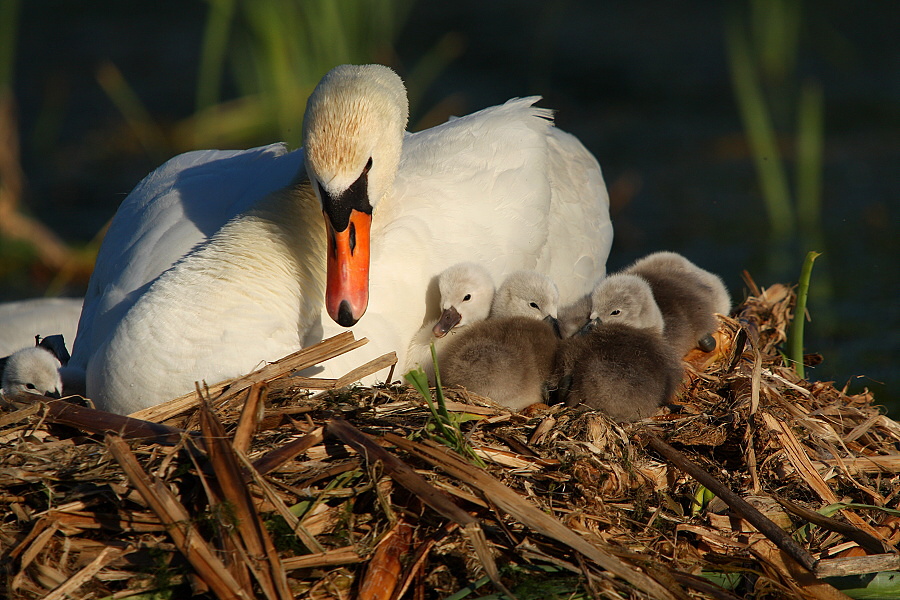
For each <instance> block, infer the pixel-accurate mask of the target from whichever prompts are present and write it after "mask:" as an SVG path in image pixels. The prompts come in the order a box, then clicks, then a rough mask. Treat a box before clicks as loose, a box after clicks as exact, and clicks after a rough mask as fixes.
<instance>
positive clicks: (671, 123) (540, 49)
mask: <svg viewBox="0 0 900 600" xmlns="http://www.w3.org/2000/svg"><path fill="white" fill-rule="evenodd" d="M898 23H900V3H898V2H896V0H870V1H868V2H862V3H847V2H836V1H828V0H823V1H817V2H801V1H799V0H745V1H733V2H720V1H715V0H712V1H700V0H686V1H684V2H677V3H675V2H668V1H664V0H658V1H652V0H635V1H632V2H627V3H626V2H600V1H596V0H584V1H576V0H558V1H554V0H544V1H542V2H535V1H527V0H515V1H512V0H507V1H500V0H495V1H493V2H484V1H480V2H478V1H474V0H456V1H454V2H448V3H435V2H422V1H420V2H414V1H412V0H341V1H340V2H334V1H333V0H305V1H301V0H255V1H251V0H206V1H201V0H192V1H188V0H156V1H153V2H148V1H137V0H94V1H93V2H90V3H70V2H59V1H50V0H28V1H27V2H26V1H24V0H0V301H6V300H15V299H20V298H29V297H34V296H43V295H49V296H56V295H63V296H79V295H82V294H83V293H84V290H85V287H86V284H87V280H88V277H89V276H90V268H91V265H92V264H93V259H94V256H95V254H96V250H97V248H98V245H99V241H100V240H101V238H102V232H103V230H104V226H105V224H106V223H107V222H108V221H109V219H110V218H111V217H112V215H113V214H114V212H115V210H116V207H117V206H118V204H119V203H120V202H121V201H122V199H124V197H125V196H126V195H127V193H128V192H129V191H130V190H131V188H132V187H134V185H135V184H136V183H137V182H138V181H139V180H140V179H141V178H142V177H143V176H144V175H146V174H147V173H148V172H149V171H151V170H152V169H154V168H156V167H157V166H159V164H161V163H162V162H163V161H165V160H166V159H167V158H169V157H171V156H173V155H175V154H178V153H180V152H184V151H187V150H191V149H196V148H247V147H252V146H256V145H262V144H267V143H270V142H273V141H277V140H284V141H286V142H288V144H290V145H291V146H292V147H294V146H297V145H299V142H300V131H301V119H302V115H303V110H304V104H305V100H306V97H307V96H308V94H309V93H310V91H311V90H312V87H313V86H314V85H315V84H316V82H317V81H318V80H319V78H320V77H321V76H322V75H323V74H324V73H325V72H326V71H327V70H328V69H330V68H331V67H332V66H334V65H336V64H341V63H345V62H381V63H384V64H388V65H390V66H392V67H394V68H395V69H396V70H397V71H398V72H399V73H400V74H401V76H402V77H403V78H404V79H405V80H406V82H407V84H408V87H409V93H410V101H411V108H412V111H411V112H412V114H411V119H410V129H412V130H417V129H421V128H425V127H429V126H432V125H435V124H437V123H440V122H443V121H444V120H446V118H447V117H448V116H449V115H459V114H465V113H468V112H472V111H474V110H478V109H481V108H484V107H486V106H489V105H493V104H497V103H501V102H503V101H505V100H507V99H508V98H510V97H514V96H523V95H531V94H540V95H543V96H544V100H543V101H542V103H541V104H542V105H543V106H548V107H552V108H554V109H556V110H557V111H558V113H557V123H558V125H559V126H560V127H561V128H562V129H565V130H567V131H569V132H571V133H573V134H575V135H576V136H578V137H579V138H580V139H581V140H582V141H583V142H584V144H585V145H586V146H587V147H588V148H589V149H590V150H591V151H592V152H593V153H594V154H595V156H596V157H597V159H598V160H599V162H600V164H601V166H602V167H603V170H604V174H605V177H606V182H607V185H608V187H609V191H610V197H611V203H612V218H613V223H614V225H615V228H616V239H615V243H614V246H613V250H612V254H611V256H610V259H609V265H608V267H609V269H610V270H615V269H618V268H620V267H623V266H625V265H627V264H628V263H629V262H631V261H632V260H634V259H635V258H637V257H639V256H641V255H644V254H647V253H649V252H652V251H655V250H660V249H670V250H675V251H678V252H681V253H683V254H685V255H686V256H688V258H690V259H691V260H693V261H694V262H696V263H698V264H700V265H701V266H703V267H705V268H707V269H709V270H712V271H714V272H716V273H718V274H720V275H721V276H722V278H723V279H724V280H725V282H726V284H727V285H728V287H729V289H730V290H731V293H732V295H733V297H734V298H735V300H736V301H740V300H742V299H743V297H744V296H745V294H746V292H747V289H748V288H747V285H746V284H745V282H744V280H743V279H742V272H743V271H747V272H748V273H749V275H750V276H751V277H752V279H753V280H754V281H755V282H756V283H757V284H758V285H760V286H763V287H765V286H768V285H770V284H772V283H776V282H783V283H795V282H796V281H797V280H798V277H799V274H800V268H801V264H802V262H803V258H804V256H805V255H806V253H807V251H809V250H816V251H818V252H822V253H823V254H822V256H821V257H820V258H819V259H818V260H817V262H816V263H815V267H814V269H813V273H812V279H811V289H810V300H809V306H808V310H809V314H810V317H811V322H809V323H808V324H807V327H806V343H805V347H806V351H807V352H809V353H818V354H821V355H822V357H823V361H822V363H821V364H819V365H818V366H816V367H814V368H813V369H811V370H808V371H807V376H808V377H810V378H812V379H816V380H828V381H835V382H837V385H838V387H843V386H844V385H847V386H848V387H849V391H851V392H854V393H855V392H860V391H862V390H863V389H864V388H869V389H871V390H873V391H874V392H875V396H876V401H877V403H879V404H882V405H885V406H887V407H888V408H889V410H890V412H891V414H892V416H894V417H896V416H897V415H898V414H900V402H897V400H896V399H897V392H898V391H900V377H898V373H897V369H896V366H895V365H896V356H897V352H898V346H900V343H898V340H900V337H898V325H900V323H898V320H900V319H898V312H900V310H898V301H897V297H898V292H900V289H898V277H897V270H898V269H897V262H898V261H897V258H898V236H897V234H896V228H895V225H894V221H893V219H894V218H895V215H896V212H897V208H898V206H897V198H898V197H900V169H898V164H900V43H898V39H900V36H897V25H898ZM0 335H2V332H0Z"/></svg>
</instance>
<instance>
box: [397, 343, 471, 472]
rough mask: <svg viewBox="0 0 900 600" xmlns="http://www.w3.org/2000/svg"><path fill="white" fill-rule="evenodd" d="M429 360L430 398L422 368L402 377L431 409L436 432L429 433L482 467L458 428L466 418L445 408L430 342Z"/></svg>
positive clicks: (432, 345)
mask: <svg viewBox="0 0 900 600" xmlns="http://www.w3.org/2000/svg"><path fill="white" fill-rule="evenodd" d="M431 360H432V363H433V364H434V383H435V396H436V398H432V396H431V389H430V388H429V386H428V376H427V375H426V374H425V371H424V370H422V368H421V367H420V368H418V369H414V370H412V371H410V372H408V373H406V374H405V375H404V376H403V378H404V379H406V381H407V382H408V383H409V384H410V385H412V386H413V387H414V388H415V389H416V391H418V392H419V393H420V394H422V397H423V398H424V399H425V403H426V404H428V409H429V410H430V411H431V418H432V423H433V425H434V429H435V430H436V431H437V433H436V434H431V437H432V439H434V440H435V441H438V442H440V443H441V444H444V445H445V446H447V447H449V448H452V449H453V450H455V451H456V452H457V453H458V454H461V455H462V456H465V457H468V458H469V460H471V461H472V462H473V463H475V464H476V465H478V466H480V467H484V466H485V464H484V461H482V460H481V458H480V457H479V456H478V455H477V454H475V451H474V450H473V449H472V447H471V446H470V445H469V442H468V440H466V436H465V434H464V433H463V432H462V429H460V424H461V423H462V422H463V421H465V420H466V418H465V416H459V415H455V414H451V413H450V411H448V410H447V401H446V399H445V398H444V390H443V388H442V387H441V374H440V369H439V368H438V361H437V354H436V352H435V350H434V344H431Z"/></svg>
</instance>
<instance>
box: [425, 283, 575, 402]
mask: <svg viewBox="0 0 900 600" xmlns="http://www.w3.org/2000/svg"><path fill="white" fill-rule="evenodd" d="M558 305H559V292H558V291H557V288H556V285H555V284H554V283H553V282H552V281H551V280H550V278H549V277H546V276H544V275H541V274H539V273H536V272H533V271H516V272H514V273H512V274H510V275H509V277H507V278H506V280H505V281H504V282H503V284H502V285H501V286H500V288H499V289H498V290H497V293H496V294H495V296H494V303H493V307H492V308H491V314H490V318H488V319H487V320H486V321H482V322H480V323H476V324H474V325H471V326H469V327H466V328H465V329H464V330H463V331H461V332H460V333H459V334H457V335H456V336H455V337H454V339H452V340H451V341H450V343H449V344H447V347H446V348H445V349H444V350H443V351H442V352H441V354H440V355H439V365H438V366H439V367H440V372H441V379H442V382H443V383H444V384H446V385H460V386H463V387H465V388H466V389H468V390H469V391H472V392H474V393H476V394H479V395H481V396H485V397H487V398H490V399H491V400H493V401H494V402H496V403H498V404H502V405H503V406H506V407H508V408H511V409H512V410H521V409H523V408H525V407H526V406H530V405H532V404H535V403H537V402H544V401H545V400H546V398H547V378H548V377H549V376H550V373H551V371H552V368H553V357H554V355H555V353H556V348H557V345H558V343H559V337H558V325H557V323H556V313H557V310H558Z"/></svg>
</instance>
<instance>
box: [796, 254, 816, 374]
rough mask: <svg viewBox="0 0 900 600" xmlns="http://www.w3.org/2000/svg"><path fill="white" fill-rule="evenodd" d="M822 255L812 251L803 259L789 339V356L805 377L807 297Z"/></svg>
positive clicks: (797, 369)
mask: <svg viewBox="0 0 900 600" xmlns="http://www.w3.org/2000/svg"><path fill="white" fill-rule="evenodd" d="M819 256H821V253H819V252H815V251H810V252H808V253H807V254H806V260H804V261H803V268H802V269H801V270H800V281H799V283H798V285H797V306H796V308H795V309H794V322H793V324H792V325H791V335H790V338H789V339H788V358H789V359H790V360H791V361H792V362H793V363H794V371H796V373H797V376H798V377H800V378H801V379H803V378H804V377H805V376H806V375H805V369H804V367H803V328H804V325H805V323H806V299H807V296H808V295H809V278H810V276H811V275H812V268H813V263H814V262H815V261H816V259H817V258H818V257H819Z"/></svg>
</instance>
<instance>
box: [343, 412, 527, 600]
mask: <svg viewBox="0 0 900 600" xmlns="http://www.w3.org/2000/svg"><path fill="white" fill-rule="evenodd" d="M328 432H329V433H332V434H334V435H335V436H337V437H338V438H339V439H340V440H341V441H342V442H344V443H345V444H347V445H348V446H350V447H351V448H353V449H354V450H356V451H357V452H359V454H360V455H361V456H364V457H365V458H366V460H367V461H368V462H369V463H373V462H375V461H380V462H381V464H382V467H383V468H384V471H385V473H386V474H388V475H389V476H390V477H391V478H392V479H393V480H394V481H396V482H397V483H399V484H400V485H402V486H403V487H405V488H406V489H408V490H409V491H410V492H412V493H414V494H415V495H416V496H418V497H419V499H420V500H422V502H424V503H425V504H426V505H428V506H430V507H431V508H432V509H433V510H435V511H437V512H438V513H440V514H441V515H443V516H445V517H447V518H448V519H450V520H452V521H453V522H455V523H457V524H459V525H460V526H461V527H462V531H463V533H464V534H465V535H466V537H468V538H469V541H470V542H471V543H472V547H473V548H474V550H475V553H476V554H477V555H478V558H479V559H480V560H481V563H482V566H483V567H484V570H485V573H487V575H488V577H490V578H491V581H492V582H493V584H494V585H495V586H497V588H498V589H499V590H501V591H502V592H503V593H505V594H507V595H508V596H510V597H511V598H515V596H514V595H513V594H512V593H511V592H510V591H509V590H507V589H506V587H505V586H504V585H503V583H502V582H501V581H500V573H499V571H498V570H497V565H496V563H495V562H494V558H493V556H492V555H491V552H490V549H489V548H488V545H487V539H486V538H485V536H484V531H483V530H482V529H481V523H480V522H479V521H478V520H477V519H476V518H475V517H473V516H471V515H470V514H469V513H467V512H466V511H464V510H463V509H461V508H460V507H459V506H457V505H456V504H454V502H453V501H452V500H451V499H450V498H449V497H448V496H447V495H445V494H444V493H443V492H441V491H439V490H438V489H437V488H435V487H434V486H432V485H431V484H430V483H428V482H427V481H425V479H424V478H423V477H422V476H421V475H419V474H418V473H416V472H415V471H414V470H413V469H412V468H411V467H410V466H409V465H407V464H406V463H404V462H403V461H401V460H400V459H399V458H397V457H396V456H394V455H393V454H391V453H390V452H388V451H387V450H385V449H384V448H382V447H381V446H379V445H378V444H376V443H375V442H374V441H373V440H372V439H371V438H370V437H369V436H367V435H366V434H365V433H363V432H362V431H360V430H358V429H357V428H356V427H354V426H353V425H351V424H350V423H348V422H347V421H344V420H343V419H341V418H337V417H335V418H332V419H331V421H329V422H328Z"/></svg>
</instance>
